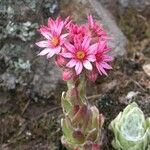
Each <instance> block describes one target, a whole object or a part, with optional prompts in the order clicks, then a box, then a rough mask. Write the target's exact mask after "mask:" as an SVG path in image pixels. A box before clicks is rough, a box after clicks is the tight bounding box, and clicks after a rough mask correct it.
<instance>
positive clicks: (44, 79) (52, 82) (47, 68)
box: [31, 57, 61, 98]
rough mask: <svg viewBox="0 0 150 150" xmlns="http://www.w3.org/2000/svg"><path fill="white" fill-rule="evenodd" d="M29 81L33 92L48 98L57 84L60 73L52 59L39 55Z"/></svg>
mask: <svg viewBox="0 0 150 150" xmlns="http://www.w3.org/2000/svg"><path fill="white" fill-rule="evenodd" d="M37 60H38V62H37V63H36V67H35V72H34V77H33V80H32V82H31V85H32V87H33V89H32V90H33V92H34V93H35V94H37V95H38V96H39V97H43V98H49V97H50V96H51V95H52V92H53V91H55V89H56V87H57V86H58V83H59V80H60V79H61V74H60V72H59V70H58V68H57V67H56V66H55V64H54V63H53V60H46V58H41V57H39V58H38V59H37Z"/></svg>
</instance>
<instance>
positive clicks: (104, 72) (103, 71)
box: [99, 64, 107, 76]
mask: <svg viewBox="0 0 150 150" xmlns="http://www.w3.org/2000/svg"><path fill="white" fill-rule="evenodd" d="M99 69H100V71H101V72H102V73H103V74H105V75H106V76H107V73H106V71H105V70H104V68H103V67H102V66H101V64H99Z"/></svg>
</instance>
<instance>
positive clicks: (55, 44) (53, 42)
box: [51, 37, 59, 46]
mask: <svg viewBox="0 0 150 150" xmlns="http://www.w3.org/2000/svg"><path fill="white" fill-rule="evenodd" d="M51 44H52V45H53V46H57V45H58V44H59V39H58V38H57V37H53V38H52V39H51Z"/></svg>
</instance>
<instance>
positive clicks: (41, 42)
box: [36, 41, 49, 47]
mask: <svg viewBox="0 0 150 150" xmlns="http://www.w3.org/2000/svg"><path fill="white" fill-rule="evenodd" d="M36 45H37V46H39V47H48V46H49V42H48V41H40V42H37V43H36Z"/></svg>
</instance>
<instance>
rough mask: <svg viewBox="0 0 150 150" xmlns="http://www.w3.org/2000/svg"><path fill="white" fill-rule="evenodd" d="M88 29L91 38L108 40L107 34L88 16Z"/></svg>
mask: <svg viewBox="0 0 150 150" xmlns="http://www.w3.org/2000/svg"><path fill="white" fill-rule="evenodd" d="M88 28H89V31H90V35H91V37H93V38H95V37H98V38H101V39H108V37H107V33H106V32H105V31H104V29H103V28H102V26H101V25H100V24H98V23H97V22H96V21H94V20H93V17H92V16H91V15H89V16H88Z"/></svg>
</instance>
